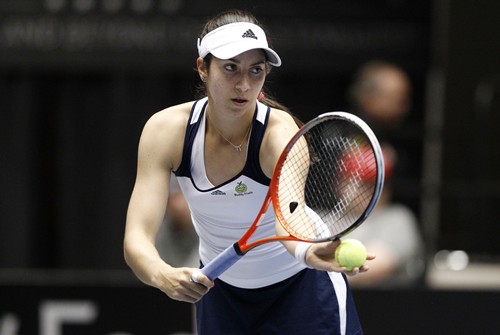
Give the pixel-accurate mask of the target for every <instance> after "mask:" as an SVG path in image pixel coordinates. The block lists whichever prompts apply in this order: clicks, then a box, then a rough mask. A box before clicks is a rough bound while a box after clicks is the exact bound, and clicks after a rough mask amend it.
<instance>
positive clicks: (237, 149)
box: [207, 113, 252, 152]
mask: <svg viewBox="0 0 500 335" xmlns="http://www.w3.org/2000/svg"><path fill="white" fill-rule="evenodd" d="M207 118H208V113H207ZM213 126H214V128H215V130H216V131H217V133H219V135H220V136H221V137H222V138H223V139H224V140H225V141H226V142H227V143H229V144H231V146H232V147H233V148H235V149H236V151H238V152H241V146H242V145H243V143H244V142H245V139H246V138H247V136H248V134H250V130H251V129H252V124H250V126H249V127H248V131H247V133H246V135H245V137H243V140H242V141H241V143H240V144H239V145H236V144H234V143H233V142H231V141H230V140H228V139H227V138H226V136H224V135H223V134H222V133H221V131H220V130H219V128H217V126H216V125H215V124H214V125H213Z"/></svg>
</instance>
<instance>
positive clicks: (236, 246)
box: [233, 242, 248, 256]
mask: <svg viewBox="0 0 500 335" xmlns="http://www.w3.org/2000/svg"><path fill="white" fill-rule="evenodd" d="M233 248H234V251H236V253H237V254H238V255H239V256H243V255H244V254H246V251H242V250H241V248H240V245H239V244H238V242H236V243H235V244H233ZM247 251H248V250H247Z"/></svg>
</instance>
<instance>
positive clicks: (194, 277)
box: [191, 270, 203, 283]
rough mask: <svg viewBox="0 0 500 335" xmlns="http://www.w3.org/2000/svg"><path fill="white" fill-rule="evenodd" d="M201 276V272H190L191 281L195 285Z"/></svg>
mask: <svg viewBox="0 0 500 335" xmlns="http://www.w3.org/2000/svg"><path fill="white" fill-rule="evenodd" d="M201 276H203V273H201V271H199V270H196V271H193V272H191V281H193V282H195V283H199V282H200V279H201Z"/></svg>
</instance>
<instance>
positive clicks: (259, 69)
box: [250, 66, 264, 74]
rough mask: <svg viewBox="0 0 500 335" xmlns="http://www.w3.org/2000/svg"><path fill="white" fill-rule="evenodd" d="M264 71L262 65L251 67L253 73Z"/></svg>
mask: <svg viewBox="0 0 500 335" xmlns="http://www.w3.org/2000/svg"><path fill="white" fill-rule="evenodd" d="M263 71H264V68H263V67H262V66H256V67H253V68H251V69H250V72H252V73H253V74H260V73H262V72H263Z"/></svg>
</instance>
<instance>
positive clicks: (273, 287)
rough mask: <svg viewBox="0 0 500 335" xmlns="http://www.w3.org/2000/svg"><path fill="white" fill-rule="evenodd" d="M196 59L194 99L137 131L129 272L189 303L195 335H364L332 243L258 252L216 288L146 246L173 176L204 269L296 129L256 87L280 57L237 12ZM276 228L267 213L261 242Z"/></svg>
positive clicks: (235, 231) (207, 37)
mask: <svg viewBox="0 0 500 335" xmlns="http://www.w3.org/2000/svg"><path fill="white" fill-rule="evenodd" d="M198 52H199V57H198V59H197V62H196V64H197V69H198V72H199V75H200V78H201V82H202V86H203V89H204V92H203V97H200V99H199V100H196V101H191V102H187V103H184V104H181V105H177V106H173V107H170V108H167V109H165V110H163V111H160V112H158V113H156V114H155V115H154V116H152V117H151V119H150V120H149V121H148V122H147V123H146V125H145V127H144V130H143V133H142V136H141V140H140V143H139V153H138V170H137V178H136V182H135V186H134V190H133V193H132V196H131V199H130V204H129V209H128V214H127V223H126V230H125V240H124V249H125V250H124V251H125V259H126V261H127V263H128V264H129V266H130V267H131V268H132V270H133V271H134V273H135V274H136V275H137V276H138V277H139V279H141V280H142V281H143V282H144V283H146V284H148V285H151V286H154V287H156V288H158V289H160V290H161V291H163V292H164V293H166V294H167V295H168V296H169V297H170V298H172V299H176V300H180V301H185V302H190V303H195V302H196V318H197V328H198V329H197V331H198V333H199V334H201V335H203V334H362V329H361V325H360V323H359V320H358V316H357V312H356V308H355V305H354V302H353V299H352V296H351V293H350V289H349V287H348V284H347V281H346V277H345V274H346V273H345V268H342V267H341V266H340V265H339V264H337V263H336V261H335V259H334V253H335V248H336V247H337V245H338V244H339V241H333V242H324V243H316V244H309V243H305V242H295V241H287V242H283V243H268V244H265V245H262V246H259V247H257V248H255V249H253V250H252V251H251V252H249V253H248V254H247V255H245V257H242V259H241V260H240V261H238V262H237V263H236V264H235V265H234V266H232V267H231V268H229V269H228V270H227V271H225V272H224V273H223V274H221V275H220V277H219V278H218V279H216V280H215V281H214V282H212V281H211V280H210V279H209V278H208V277H206V276H204V275H201V276H199V277H198V278H197V280H196V281H193V280H192V279H191V278H192V275H193V273H195V272H198V269H195V268H189V267H183V268H174V267H172V266H170V265H169V264H167V263H165V262H164V261H163V260H162V259H161V258H160V256H159V253H158V251H157V249H156V248H155V240H156V234H157V232H158V229H159V227H160V225H161V224H162V222H163V218H164V215H165V207H166V203H167V199H168V185H169V181H170V176H171V173H172V172H173V173H174V175H175V176H176V178H177V180H178V182H179V185H180V187H181V189H182V191H183V193H184V196H185V198H186V200H187V202H188V204H189V208H190V210H191V214H192V221H193V224H194V228H195V230H196V232H197V233H198V235H199V238H200V244H199V254H200V259H201V263H202V265H203V264H207V263H208V262H209V261H210V260H212V259H213V258H215V257H216V256H217V255H218V254H219V253H220V252H221V251H222V250H224V249H225V248H226V247H227V246H229V245H231V244H232V243H234V241H236V240H238V238H239V237H240V236H241V235H242V234H243V233H244V232H245V231H246V229H247V228H248V227H249V225H250V224H251V223H252V220H253V219H254V217H255V215H256V213H258V212H259V209H260V206H261V204H262V201H263V199H264V197H265V195H266V192H267V189H268V187H269V183H270V178H271V176H272V174H273V169H274V167H275V165H276V162H277V160H278V158H279V156H280V154H281V152H282V150H283V148H284V147H285V146H286V144H287V142H288V140H289V139H290V138H291V137H292V136H293V135H294V134H295V133H296V131H297V130H298V126H297V122H296V120H295V119H294V118H293V117H292V116H291V115H290V114H289V113H288V112H287V110H286V108H285V107H284V106H281V105H280V104H278V103H277V102H275V101H273V100H271V99H270V98H268V97H266V96H263V93H262V91H263V86H264V83H265V80H266V77H267V75H268V74H269V72H270V70H271V67H273V66H274V67H278V66H280V65H281V59H280V57H279V56H278V54H277V53H276V52H275V51H274V50H272V49H271V48H270V47H269V45H268V41H267V39H266V34H265V32H264V31H263V30H262V28H261V26H260V25H259V23H258V22H257V20H256V19H255V18H254V17H253V16H252V15H251V14H249V13H246V12H241V11H236V10H235V11H229V12H224V13H221V14H219V15H217V16H216V17H214V18H213V19H211V20H209V21H208V22H207V23H206V25H205V28H204V30H203V32H202V34H201V37H200V39H199V40H198ZM275 226H276V225H275V218H274V213H273V210H272V209H270V210H269V211H268V213H267V214H266V216H265V217H264V220H263V222H262V224H261V227H260V228H259V229H261V230H260V232H259V234H262V236H269V235H273V234H275V229H278V231H279V229H280V228H279V227H278V228H276V227H275ZM278 226H279V225H278ZM257 237H259V236H257ZM371 258H373V257H372V256H369V257H368V259H371ZM367 270H368V267H367V266H363V267H361V268H360V269H355V270H353V271H352V272H351V273H349V275H354V274H356V273H358V272H364V271H367Z"/></svg>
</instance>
